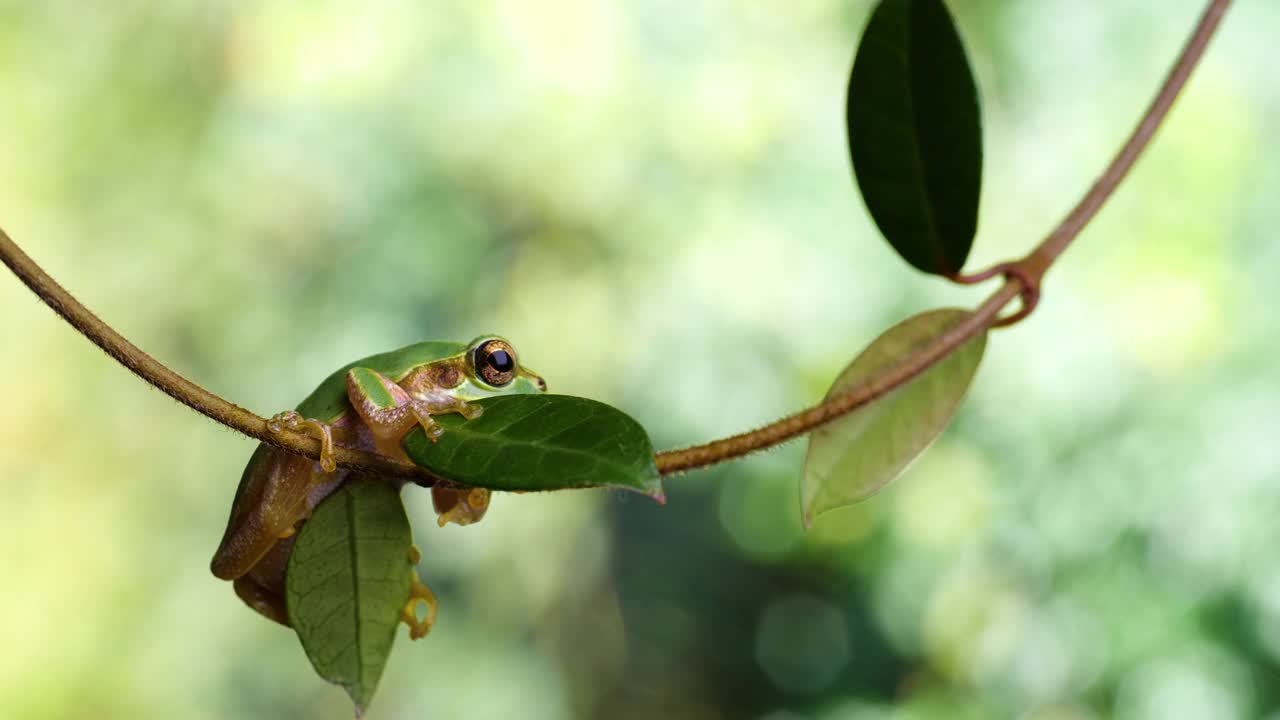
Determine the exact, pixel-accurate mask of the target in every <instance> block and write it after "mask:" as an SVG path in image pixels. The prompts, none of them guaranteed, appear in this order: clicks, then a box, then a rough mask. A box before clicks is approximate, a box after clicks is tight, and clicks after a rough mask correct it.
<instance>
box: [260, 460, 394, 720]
mask: <svg viewBox="0 0 1280 720" xmlns="http://www.w3.org/2000/svg"><path fill="white" fill-rule="evenodd" d="M412 544H413V537H412V534H411V532H410V530H409V519H408V518H407V517H406V516H405V512H404V505H402V504H401V502H400V494H399V493H398V492H397V491H396V490H395V489H394V488H392V487H391V486H389V485H387V484H384V483H381V482H374V481H368V482H351V483H348V484H347V485H346V486H345V487H343V488H342V489H340V490H338V491H337V492H335V493H334V494H332V495H330V496H329V497H328V498H326V499H325V500H324V502H322V503H320V506H319V507H318V508H316V510H315V513H314V514H313V515H312V516H311V518H310V519H309V520H307V522H306V523H305V524H304V525H303V526H302V529H301V530H300V531H298V539H297V542H295V543H294V546H293V552H292V554H291V555H290V556H289V566H288V570H287V574H286V579H285V595H286V603H287V606H288V611H289V622H290V624H292V625H293V628H294V630H296V631H297V633H298V639H299V640H301V641H302V648H303V649H304V650H305V651H306V653H307V657H308V658H310V659H311V664H312V665H313V666H315V669H316V672H317V673H319V675H320V676H321V677H323V678H324V679H325V680H328V681H329V682H331V683H334V684H336V685H341V686H342V687H343V688H345V689H346V691H347V693H348V694H349V695H350V696H351V700H352V702H354V703H355V705H356V714H357V715H359V714H360V713H361V712H362V711H363V709H364V708H365V707H366V706H368V704H369V700H370V699H372V697H373V691H374V690H375V689H376V688H377V687H378V679H379V678H381V677H382V669H383V667H385V666H386V663H387V656H388V655H389V654H390V653H391V645H392V643H393V642H394V641H395V636H396V626H397V625H398V624H399V622H400V612H401V609H402V608H403V607H404V605H405V602H406V601H407V600H408V598H409V589H410V584H411V582H412V579H411V573H412V563H411V560H410V549H411V547H412Z"/></svg>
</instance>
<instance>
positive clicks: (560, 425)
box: [404, 395, 665, 502]
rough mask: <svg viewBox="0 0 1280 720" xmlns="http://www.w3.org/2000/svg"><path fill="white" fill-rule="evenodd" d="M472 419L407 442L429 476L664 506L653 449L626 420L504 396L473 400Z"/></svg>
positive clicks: (553, 398) (454, 418)
mask: <svg viewBox="0 0 1280 720" xmlns="http://www.w3.org/2000/svg"><path fill="white" fill-rule="evenodd" d="M477 404H479V405H481V406H482V407H483V408H484V414H483V415H481V416H480V417H478V418H476V419H474V420H465V419H463V418H462V416H460V415H437V416H436V418H435V419H436V420H437V421H438V422H439V423H440V424H442V425H444V426H445V432H444V434H443V435H441V436H440V439H439V440H438V441H436V442H435V443H432V442H431V441H429V440H427V438H426V435H425V434H424V433H423V432H422V431H421V430H420V429H419V430H416V431H414V432H412V433H410V434H409V435H408V436H407V437H406V438H405V442H404V449H405V451H406V452H408V453H409V457H410V458H412V459H413V461H414V462H416V463H417V464H419V465H421V466H422V467H424V468H426V469H427V470H430V471H431V472H432V473H434V474H436V475H439V476H440V477H443V478H446V479H448V480H455V481H457V482H460V483H462V484H464V485H471V486H474V487H483V488H491V489H493V490H560V489H565V488H585V487H598V486H606V487H618V488H623V489H626V490H635V491H637V492H641V493H644V494H646V495H649V496H650V497H652V498H654V499H655V500H658V501H659V502H663V501H664V500H665V498H664V496H663V494H662V484H661V481H660V479H659V477H658V470H657V468H656V467H655V466H654V464H653V445H652V444H651V443H650V442H649V436H648V435H647V434H645V431H644V428H642V427H640V424H639V423H637V422H636V421H635V420H633V419H631V417H630V416H628V415H626V414H624V413H623V412H621V411H619V410H617V409H615V408H612V407H610V406H608V405H605V404H604V403H600V402H596V401H595V400H588V399H586V398H579V397H570V396H568V395H504V396H500V397H494V398H487V399H484V400H480V401H477Z"/></svg>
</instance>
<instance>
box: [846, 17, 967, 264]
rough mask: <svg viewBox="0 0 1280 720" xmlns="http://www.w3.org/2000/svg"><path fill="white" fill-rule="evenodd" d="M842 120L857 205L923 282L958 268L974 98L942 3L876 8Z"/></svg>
mask: <svg viewBox="0 0 1280 720" xmlns="http://www.w3.org/2000/svg"><path fill="white" fill-rule="evenodd" d="M846 119H847V121H848V130H849V150H850V154H851V155H852V157H853V170H854V174H855V175H856V176H857V178H858V187H859V188H860V189H861V190H862V199H863V200H864V201H865V202H866V204H867V210H869V211H870V212H871V217H872V219H874V220H875V222H876V225H877V226H878V227H879V228H880V232H881V233H883V234H884V236H885V238H886V239H887V240H888V241H889V244H890V245H892V246H893V248H894V249H895V250H897V251H898V254H899V255H901V256H902V257H903V259H904V260H906V261H907V262H909V263H911V264H912V265H914V266H915V267H917V268H919V269H920V270H923V271H924V272H927V273H934V274H937V275H949V274H953V273H958V272H959V271H960V268H961V267H963V266H964V261H965V258H966V257H968V255H969V248H970V247H971V246H972V245H973V235H974V232H975V230H976V229H977V225H978V194H979V190H980V189H981V184H982V127H981V120H980V116H979V110H978V90H977V87H976V86H975V85H974V82H973V75H972V73H970V71H969V62H968V60H967V59H966V57H965V53H964V46H963V45H962V44H961V42H960V35H959V33H957V32H956V28H955V25H954V24H953V23H952V21H951V16H950V15H948V14H947V8H946V6H944V5H943V4H942V0H882V2H881V3H880V5H879V6H878V7H877V8H876V10H875V13H874V14H872V16H871V20H870V22H868V23H867V28H866V30H865V31H864V32H863V34H862V42H861V44H860V45H859V46H858V55H857V57H856V58H855V59H854V63H853V72H852V73H851V75H850V77H849V97H848V107H847V115H846Z"/></svg>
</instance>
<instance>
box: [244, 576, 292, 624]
mask: <svg viewBox="0 0 1280 720" xmlns="http://www.w3.org/2000/svg"><path fill="white" fill-rule="evenodd" d="M233 586H234V587H235V590H236V596H237V597H239V598H240V599H241V600H243V601H244V604H245V605H248V606H249V607H251V608H253V610H254V611H255V612H257V613H258V614H259V615H261V616H263V617H265V618H267V619H268V620H274V621H275V622H278V623H280V624H281V625H283V626H285V627H290V625H289V613H288V611H286V610H285V604H284V598H282V597H280V596H279V595H277V594H276V593H274V592H272V591H270V590H268V589H267V588H265V587H263V586H261V585H259V584H258V583H257V582H255V581H254V580H253V579H252V578H250V577H249V576H247V575H246V576H243V577H238V578H236V579H235V581H234V582H233Z"/></svg>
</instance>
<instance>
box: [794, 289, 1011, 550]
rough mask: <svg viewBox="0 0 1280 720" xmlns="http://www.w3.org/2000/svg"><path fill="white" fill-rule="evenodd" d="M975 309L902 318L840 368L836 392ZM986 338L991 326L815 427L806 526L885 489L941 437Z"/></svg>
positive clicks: (804, 501)
mask: <svg viewBox="0 0 1280 720" xmlns="http://www.w3.org/2000/svg"><path fill="white" fill-rule="evenodd" d="M968 315H969V313H968V312H967V311H964V310H953V309H945V310H932V311H930V312H926V313H922V314H920V315H916V316H915V317H912V318H909V319H907V320H905V321H903V322H902V323H899V324H898V325H895V326H894V327H892V328H890V329H889V330H888V331H886V332H885V333H884V334H883V335H881V336H880V337H878V338H876V340H875V342H873V343H871V345H870V346H869V347H867V349H866V350H863V351H862V354H860V355H858V357H857V358H855V359H854V361H853V362H852V363H851V364H850V365H849V367H847V368H845V370H844V371H843V372H841V373H840V376H839V377H838V378H837V379H836V382H835V384H834V385H833V386H832V388H831V391H830V392H829V393H828V397H830V396H831V395H835V394H839V393H842V392H845V391H847V390H849V389H851V388H853V387H854V386H856V385H859V384H860V383H864V382H866V381H868V380H870V379H872V378H874V377H877V376H879V375H882V374H883V373H884V372H885V371H887V370H888V369H890V368H892V367H893V366H895V365H897V364H899V363H901V362H902V361H903V359H905V358H907V357H908V356H910V355H913V354H914V353H916V352H918V351H919V350H920V349H921V348H923V347H925V346H927V345H928V344H929V343H930V342H932V341H933V340H934V339H936V338H937V337H938V336H940V335H942V334H943V333H945V332H946V331H947V330H949V329H951V328H952V327H954V326H955V325H956V324H957V323H959V322H961V321H962V320H964V319H965V318H966V317H968ZM986 342H987V337H986V333H985V332H984V333H982V334H980V335H978V336H976V337H974V338H973V339H972V340H970V341H968V342H967V343H965V344H964V345H963V346H961V347H960V348H959V349H958V350H956V351H955V352H954V353H952V354H951V355H949V356H948V357H946V358H944V359H943V360H942V361H941V362H939V363H938V364H937V365H934V366H933V367H932V368H930V369H929V370H926V371H925V372H923V373H921V374H920V375H918V376H917V377H915V378H914V379H913V380H911V381H910V382H907V383H906V384H904V385H902V386H901V387H898V388H897V389H895V390H893V391H892V392H890V393H888V394H887V395H884V396H882V397H881V398H879V399H878V400H875V401H873V402H871V403H869V404H867V405H865V406H863V407H861V408H859V409H857V410H855V411H854V412H852V413H850V414H848V415H846V416H844V417H842V418H840V419H839V420H836V421H834V422H831V423H828V424H827V425H824V426H822V427H821V428H819V429H818V430H815V431H814V432H813V433H811V434H810V436H809V451H808V454H807V455H806V457H805V465H804V477H803V478H802V480H801V483H800V502H801V510H802V512H803V513H804V523H805V526H806V527H807V526H809V525H810V524H811V523H812V522H813V519H814V518H815V517H817V516H818V515H819V514H821V513H824V512H826V511H828V510H834V509H835V508H839V507H843V506H845V505H850V504H853V503H855V502H858V501H859V500H862V499H864V498H866V497H868V496H870V495H873V494H874V493H876V492H878V491H879V490H880V489H881V488H883V487H884V486H886V485H888V484H889V483H890V482H892V481H893V480H894V478H896V477H898V475H900V474H901V473H902V471H903V470H905V469H906V467H907V465H909V464H910V463H911V461H912V460H914V459H915V458H916V457H917V456H918V455H919V454H920V453H921V452H923V451H924V449H925V448H926V447H928V446H929V443H931V442H933V440H934V439H935V438H936V437H937V436H938V434H939V433H941V432H942V430H943V428H945V427H946V426H947V423H948V422H950V421H951V418H952V416H953V415H955V412H956V408H958V407H959V405H960V401H961V399H963V398H964V394H965V391H966V390H967V389H968V388H969V383H970V382H971V381H972V380H973V375H974V373H975V372H976V371H977V369H978V363H979V362H980V361H981V360H982V352H983V350H984V349H985V348H986Z"/></svg>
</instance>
